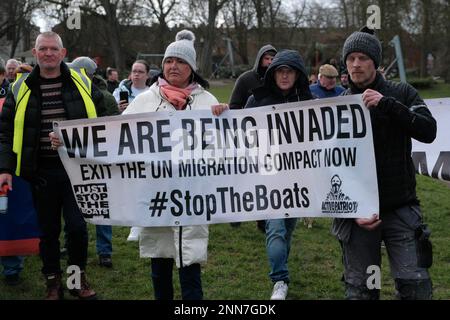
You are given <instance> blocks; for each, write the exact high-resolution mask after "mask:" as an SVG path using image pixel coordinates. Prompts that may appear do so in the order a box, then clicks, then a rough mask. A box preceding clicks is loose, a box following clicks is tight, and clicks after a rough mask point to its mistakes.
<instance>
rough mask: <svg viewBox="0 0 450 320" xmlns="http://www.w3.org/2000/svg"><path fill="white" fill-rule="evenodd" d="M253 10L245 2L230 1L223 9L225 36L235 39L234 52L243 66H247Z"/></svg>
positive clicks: (242, 0) (239, 0) (238, 0)
mask: <svg viewBox="0 0 450 320" xmlns="http://www.w3.org/2000/svg"><path fill="white" fill-rule="evenodd" d="M253 14H254V9H253V7H252V6H249V5H248V1H246V0H231V1H230V5H229V6H227V7H226V8H224V9H223V16H224V21H225V25H226V28H227V35H228V37H229V38H231V39H235V40H236V42H237V46H235V49H236V52H237V54H238V55H239V57H240V58H241V60H242V63H243V64H248V63H249V62H248V50H247V44H248V29H249V28H250V26H251V25H252V19H253Z"/></svg>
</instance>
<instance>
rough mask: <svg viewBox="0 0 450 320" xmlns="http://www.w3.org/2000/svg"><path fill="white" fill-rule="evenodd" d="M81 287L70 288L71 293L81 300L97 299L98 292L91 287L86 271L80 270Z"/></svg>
mask: <svg viewBox="0 0 450 320" xmlns="http://www.w3.org/2000/svg"><path fill="white" fill-rule="evenodd" d="M80 277H81V279H80V289H70V290H69V293H70V294H71V295H72V296H74V297H78V299H80V300H97V294H96V293H95V291H94V290H92V289H91V287H90V285H89V283H88V282H87V279H86V273H85V272H84V271H81V272H80Z"/></svg>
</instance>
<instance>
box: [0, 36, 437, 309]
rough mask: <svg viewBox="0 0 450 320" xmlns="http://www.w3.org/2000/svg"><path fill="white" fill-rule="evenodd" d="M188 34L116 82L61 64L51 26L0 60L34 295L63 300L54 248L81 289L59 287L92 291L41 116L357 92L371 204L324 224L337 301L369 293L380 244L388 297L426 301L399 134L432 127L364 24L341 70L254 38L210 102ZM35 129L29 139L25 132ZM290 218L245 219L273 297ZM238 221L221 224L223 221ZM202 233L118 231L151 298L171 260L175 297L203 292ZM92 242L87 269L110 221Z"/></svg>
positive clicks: (107, 262)
mask: <svg viewBox="0 0 450 320" xmlns="http://www.w3.org/2000/svg"><path fill="white" fill-rule="evenodd" d="M194 41H195V35H194V34H193V33H192V32H190V31H187V30H183V31H181V32H179V33H178V34H177V36H176V39H175V41H174V42H172V43H171V44H169V45H168V46H167V48H166V50H165V54H164V57H163V60H162V64H161V69H160V70H159V71H158V72H151V70H150V66H149V64H148V63H147V62H146V61H145V60H136V61H135V62H134V63H133V64H132V66H131V72H130V74H129V75H127V76H126V78H125V79H123V80H120V77H119V70H117V69H115V68H113V67H107V68H106V70H105V74H99V73H98V66H97V64H96V62H95V61H94V60H93V59H91V58H90V57H78V58H76V59H75V60H73V61H71V62H70V63H65V62H64V61H65V57H66V50H65V49H64V46H63V43H62V40H61V38H60V37H59V35H58V34H56V33H54V32H45V33H42V34H40V35H39V36H38V37H37V39H36V44H35V47H34V48H33V55H34V56H35V58H36V62H37V64H36V66H34V67H32V66H30V65H27V64H25V63H21V62H19V61H17V60H14V59H10V60H8V61H7V62H6V63H0V101H1V103H2V104H3V110H2V113H1V117H0V148H1V149H0V185H3V184H6V185H8V187H9V188H10V190H12V186H13V185H14V188H16V185H17V184H18V183H21V182H18V181H17V179H19V178H18V176H20V177H23V178H24V179H26V180H28V181H29V183H27V182H25V180H24V181H23V183H24V184H26V187H28V188H29V189H30V190H29V191H28V192H29V195H30V199H31V195H32V196H33V199H34V208H35V209H36V214H37V217H38V221H39V227H40V229H41V232H42V235H41V238H40V256H41V259H42V270H41V271H42V273H43V275H44V278H45V283H46V289H47V290H46V299H49V300H59V299H62V298H63V297H64V285H63V281H62V270H61V265H60V257H61V253H62V252H64V251H66V252H67V256H68V263H69V264H74V265H78V266H79V267H80V269H81V275H82V277H81V288H79V289H71V290H69V293H70V294H72V295H74V296H76V297H78V298H80V299H85V300H90V299H96V297H97V293H96V291H94V290H93V289H92V287H91V285H90V284H89V282H88V281H87V275H86V274H87V271H86V261H87V247H88V240H87V239H88V234H87V227H86V223H85V221H84V219H83V218H82V216H81V213H80V212H79V209H78V206H77V203H76V201H75V198H74V195H73V193H72V190H71V184H70V181H69V178H68V176H67V173H66V172H65V169H64V167H63V166H62V163H61V160H60V159H59V156H58V153H57V148H58V147H59V146H60V145H61V141H59V139H58V138H57V137H56V135H55V134H54V133H53V132H52V131H53V129H52V126H51V123H52V121H55V120H58V121H61V120H69V119H81V118H96V117H102V116H114V115H121V114H123V115H126V114H133V113H141V112H159V111H167V110H171V111H185V110H197V109H210V110H211V111H212V113H213V114H214V115H216V116H218V115H220V114H221V113H222V112H225V111H226V110H228V109H247V108H257V107H260V106H264V105H268V104H281V103H287V102H297V101H305V100H311V99H322V98H332V97H336V96H339V95H347V94H359V93H360V94H363V100H364V103H365V104H366V106H367V107H368V108H369V109H370V114H371V121H372V127H373V128H374V145H375V156H376V162H377V174H378V179H379V180H378V183H379V190H380V207H381V209H380V212H379V213H378V214H377V215H374V216H373V217H372V218H371V219H335V221H334V223H333V232H334V235H336V237H337V238H338V240H339V241H340V243H341V247H342V255H343V258H344V277H343V281H344V284H345V296H346V298H348V299H378V298H379V290H378V289H374V290H369V289H368V288H367V287H366V286H365V284H366V280H367V277H368V275H367V274H366V269H367V266H369V265H371V264H377V265H379V264H380V244H381V241H384V243H385V245H386V247H387V249H388V252H389V258H390V261H391V269H392V276H393V277H394V279H395V286H396V289H397V291H398V295H399V297H400V298H402V299H431V296H432V285H431V280H430V277H429V273H428V268H429V267H430V263H429V261H430V259H431V257H430V255H431V253H430V252H427V251H424V250H422V251H420V250H421V248H422V249H423V248H424V247H425V246H423V245H421V244H420V243H419V240H418V238H417V233H418V232H422V233H421V235H422V234H423V233H425V232H429V231H428V230H426V229H425V228H424V225H423V223H422V215H421V212H420V207H419V202H418V200H417V197H416V194H415V178H414V169H413V165H412V161H411V156H410V152H411V142H410V141H411V138H414V139H417V140H419V141H422V142H427V143H429V142H432V141H433V140H434V137H435V135H436V122H435V120H434V119H433V117H432V115H431V113H430V111H429V110H428V108H427V107H426V105H425V103H424V102H423V100H422V99H421V98H420V97H419V95H418V93H417V91H415V89H413V88H412V87H411V86H409V85H407V84H397V83H394V82H391V81H388V80H386V79H384V77H383V75H382V73H380V72H379V71H377V69H378V68H379V66H380V63H381V45H380V42H379V40H378V39H377V38H376V36H375V35H374V34H373V31H370V30H367V29H364V30H361V31H357V32H354V33H352V34H351V35H350V36H349V37H348V38H347V40H346V41H345V43H344V44H343V52H342V60H343V67H341V68H339V67H337V66H336V65H334V63H333V62H334V61H329V63H325V64H323V65H321V66H320V67H319V68H318V74H317V75H316V74H314V73H311V74H309V73H308V72H307V69H306V67H305V63H304V61H303V59H302V57H301V55H300V54H299V52H297V51H294V50H289V49H282V50H281V49H280V48H277V49H276V48H275V47H274V46H272V45H265V46H263V47H262V48H260V50H259V52H258V54H257V56H256V58H255V63H254V66H253V68H252V69H251V70H249V71H247V72H245V73H243V74H242V75H240V76H239V78H238V79H237V81H236V83H235V85H234V88H233V91H232V93H231V97H230V101H229V102H228V103H219V101H218V100H217V99H216V98H215V97H214V96H213V95H212V94H211V93H210V92H208V91H207V89H208V87H209V84H208V81H207V80H205V79H204V78H202V77H201V75H200V74H199V73H198V69H197V62H196V61H197V55H196V50H195V46H194ZM18 74H19V75H20V76H17V75H18ZM338 82H339V83H340V84H338ZM91 84H92V85H91ZM80 86H81V88H80ZM21 89H27V90H29V91H30V94H29V95H24V96H20V95H21V94H22V93H23V92H25V90H21ZM82 89H83V90H84V91H85V92H84V91H83V90H82ZM86 92H88V94H87V95H86ZM5 99H6V100H5ZM18 108H27V110H28V111H27V113H26V115H25V114H24V115H22V118H21V119H20V118H19V119H18V118H17V117H18V116H17V115H16V110H17V109H18ZM20 121H22V123H26V124H27V125H26V126H23V127H22V128H20V127H16V126H15V125H14V123H17V122H20ZM18 130H22V132H21V135H22V137H23V138H22V140H21V141H20V143H21V145H22V146H23V148H22V149H21V150H19V151H17V150H13V149H12V145H13V141H12V139H13V137H14V139H15V137H16V133H17V131H18ZM36 134H38V135H39V139H36V138H35V135H36ZM15 143H16V141H14V144H15ZM17 152H19V153H18V154H17ZM22 153H23V154H22ZM13 178H14V180H13ZM24 192H27V191H24ZM11 201H14V200H12V199H11ZM61 216H62V217H63V219H64V226H62V221H61ZM381 221H383V224H382V223H381ZM296 223H297V219H296V218H288V219H273V220H267V221H258V222H257V227H258V229H259V230H261V231H262V232H263V233H264V234H265V237H266V251H267V256H268V262H269V269H270V271H269V278H270V280H271V281H272V283H273V290H272V293H271V295H270V296H268V297H270V299H274V300H284V299H286V297H287V295H288V286H289V271H288V267H287V265H288V257H289V253H290V247H291V241H292V235H293V232H294V229H295V227H296ZM239 225H240V223H232V226H233V227H238V226H239ZM61 230H63V231H64V233H65V243H64V244H60V241H59V235H60V232H61ZM208 239H209V231H208V226H207V225H201V226H184V227H182V228H181V227H151V228H141V227H133V228H131V230H130V235H129V236H128V240H130V241H139V246H140V255H141V257H143V258H150V259H151V279H152V283H153V289H154V296H155V299H163V300H171V299H173V297H174V292H173V291H174V289H173V281H172V269H173V266H174V265H175V266H176V267H177V268H178V271H179V281H180V287H181V296H182V298H183V299H193V300H199V299H203V289H202V281H201V265H202V264H204V263H206V261H207V254H208ZM96 240H97V241H96V249H97V254H98V259H99V265H100V266H102V267H106V268H112V266H113V263H112V253H113V251H112V249H113V248H112V227H111V226H105V225H97V226H96ZM0 262H1V264H2V265H3V275H4V276H5V283H6V284H7V285H17V284H18V283H20V276H19V275H20V272H21V271H22V269H23V265H24V257H22V256H8V257H0ZM25 263H26V261H25Z"/></svg>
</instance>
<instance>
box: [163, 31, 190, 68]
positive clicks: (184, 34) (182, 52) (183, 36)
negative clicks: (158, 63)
mask: <svg viewBox="0 0 450 320" xmlns="http://www.w3.org/2000/svg"><path fill="white" fill-rule="evenodd" d="M194 41H195V35H194V33H193V32H192V31H189V30H181V31H180V32H178V33H177V35H176V36H175V42H172V43H171V44H169V45H168V46H167V48H166V52H165V53H164V59H163V62H162V63H163V65H164V61H165V60H166V59H167V58H169V57H174V58H180V59H183V60H184V61H186V62H187V64H189V66H190V67H191V68H192V70H193V71H197V62H196V61H197V54H196V52H195V48H194Z"/></svg>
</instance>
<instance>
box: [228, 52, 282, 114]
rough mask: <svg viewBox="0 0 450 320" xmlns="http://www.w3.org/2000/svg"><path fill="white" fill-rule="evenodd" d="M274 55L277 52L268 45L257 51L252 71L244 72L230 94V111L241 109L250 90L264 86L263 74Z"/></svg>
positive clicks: (250, 93)
mask: <svg viewBox="0 0 450 320" xmlns="http://www.w3.org/2000/svg"><path fill="white" fill-rule="evenodd" d="M276 53H277V50H276V49H275V48H274V47H273V46H271V45H270V44H268V45H265V46H263V47H262V48H261V49H259V51H258V55H257V56H256V59H255V65H254V66H253V69H251V70H248V71H246V72H244V73H243V74H241V75H240V76H239V78H238V79H237V80H236V83H235V85H234V88H233V92H231V98H230V103H229V105H230V109H242V108H243V107H244V106H245V103H246V102H247V99H248V97H250V96H251V95H252V90H253V89H255V88H258V87H261V86H262V85H263V84H264V74H265V73H266V70H267V68H268V67H269V65H270V64H271V63H272V59H273V57H274V56H275V54H276Z"/></svg>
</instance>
